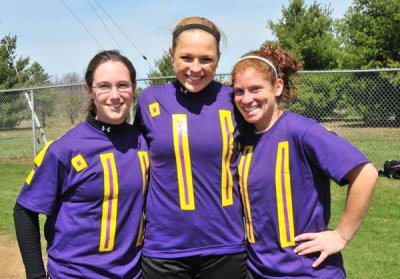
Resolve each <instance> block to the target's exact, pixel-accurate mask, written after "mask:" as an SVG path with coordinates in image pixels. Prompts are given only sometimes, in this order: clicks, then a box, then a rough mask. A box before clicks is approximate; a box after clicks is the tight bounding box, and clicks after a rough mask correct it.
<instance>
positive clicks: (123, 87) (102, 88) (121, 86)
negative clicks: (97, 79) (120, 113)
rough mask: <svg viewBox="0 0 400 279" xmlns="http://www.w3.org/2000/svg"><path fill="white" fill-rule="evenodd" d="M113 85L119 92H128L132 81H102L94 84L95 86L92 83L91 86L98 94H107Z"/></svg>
mask: <svg viewBox="0 0 400 279" xmlns="http://www.w3.org/2000/svg"><path fill="white" fill-rule="evenodd" d="M114 86H115V88H117V91H118V92H119V93H129V92H130V91H131V89H132V83H131V82H127V81H121V82H118V83H116V84H112V83H108V82H102V83H98V84H96V86H94V85H92V88H95V89H97V90H98V91H99V93H100V94H107V93H110V92H111V90H112V88H113V87H114Z"/></svg>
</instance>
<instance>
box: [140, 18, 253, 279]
mask: <svg viewBox="0 0 400 279" xmlns="http://www.w3.org/2000/svg"><path fill="white" fill-rule="evenodd" d="M220 37H221V33H220V31H219V29H218V28H217V26H216V25H215V24H214V23H213V22H211V21H210V20H208V19H205V18H202V17H188V18H184V19H182V20H181V21H180V22H179V23H178V25H177V26H176V28H175V29H174V31H173V34H172V48H171V49H170V55H171V59H172V62H173V65H174V71H175V75H176V80H174V81H172V82H170V83H166V84H164V85H160V86H150V87H149V88H147V89H145V90H144V91H143V92H142V93H141V95H140V97H139V101H138V114H137V117H136V119H135V121H136V122H135V123H136V124H137V125H139V126H140V127H141V129H142V131H143V133H144V136H145V138H146V140H147V143H148V146H149V155H150V156H149V157H150V162H151V163H150V178H149V192H148V195H147V201H146V232H145V240H144V247H143V255H144V256H143V258H142V270H143V278H149V279H157V278H160V279H161V278H162V279H168V278H171V279H172V278H174V279H176V278H182V279H183V278H188V279H189V278H207V279H213V278H215V279H217V278H218V279H221V278H222V279H223V278H229V279H236V278H244V276H245V268H246V264H245V258H246V254H245V243H244V231H243V220H242V210H241V202H240V194H239V189H238V185H237V180H236V159H237V156H238V154H237V150H238V144H237V143H238V138H239V133H238V130H237V123H236V117H235V113H234V104H233V96H232V88H230V87H228V86H225V85H223V84H221V83H219V82H217V81H215V80H214V78H215V72H216V68H217V65H218V61H219V58H220V49H219V43H220Z"/></svg>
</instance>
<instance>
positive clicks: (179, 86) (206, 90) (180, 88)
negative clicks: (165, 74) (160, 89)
mask: <svg viewBox="0 0 400 279" xmlns="http://www.w3.org/2000/svg"><path fill="white" fill-rule="evenodd" d="M214 83H215V82H214V81H211V82H210V83H209V84H208V85H207V86H206V87H204V88H203V89H202V90H201V91H199V92H196V93H193V92H190V91H189V90H188V89H186V88H185V87H184V86H183V85H182V84H181V83H180V82H179V80H177V79H176V80H174V81H172V84H173V85H174V86H175V88H176V92H177V94H182V95H184V96H188V97H192V98H201V96H207V95H209V94H207V93H210V91H212V90H213V88H214V87H213V84H214Z"/></svg>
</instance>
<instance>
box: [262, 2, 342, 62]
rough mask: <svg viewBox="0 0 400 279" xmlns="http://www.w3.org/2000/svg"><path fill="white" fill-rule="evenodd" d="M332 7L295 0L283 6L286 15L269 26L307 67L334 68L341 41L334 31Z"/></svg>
mask: <svg viewBox="0 0 400 279" xmlns="http://www.w3.org/2000/svg"><path fill="white" fill-rule="evenodd" d="M331 13H332V10H331V9H330V8H329V6H328V7H324V8H322V7H321V6H320V5H319V4H318V3H316V2H314V3H312V4H311V5H310V6H306V5H305V4H304V0H291V1H290V2H289V5H288V7H287V8H285V7H283V8H282V18H281V19H279V20H278V22H277V23H274V22H273V21H272V20H269V21H268V23H267V26H268V27H269V28H270V29H271V30H272V32H273V33H274V34H275V36H276V37H277V40H278V42H279V44H280V45H281V46H282V47H283V48H284V49H286V50H288V51H289V52H291V53H292V54H293V55H294V56H295V57H296V58H297V59H298V60H299V61H300V62H301V63H302V64H303V68H304V69H305V70H322V69H334V68H336V67H337V62H336V61H337V59H336V58H337V55H338V53H339V52H338V44H337V41H336V40H335V37H334V33H333V20H332V18H331Z"/></svg>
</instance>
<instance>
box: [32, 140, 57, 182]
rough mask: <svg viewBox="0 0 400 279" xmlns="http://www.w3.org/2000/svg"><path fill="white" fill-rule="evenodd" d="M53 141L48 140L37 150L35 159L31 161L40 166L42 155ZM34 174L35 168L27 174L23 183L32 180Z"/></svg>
mask: <svg viewBox="0 0 400 279" xmlns="http://www.w3.org/2000/svg"><path fill="white" fill-rule="evenodd" d="M52 143H53V141H48V142H47V143H46V144H45V146H44V147H43V149H42V150H41V151H40V152H39V154H37V155H36V157H35V159H34V160H33V163H34V164H35V166H36V167H40V166H41V165H42V162H43V158H44V155H45V154H46V152H47V149H48V148H49V146H50V145H51V144H52ZM34 175H35V170H34V169H33V170H31V171H30V173H29V174H28V176H27V177H26V179H25V183H26V184H27V185H30V184H31V182H32V178H33V176H34Z"/></svg>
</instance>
